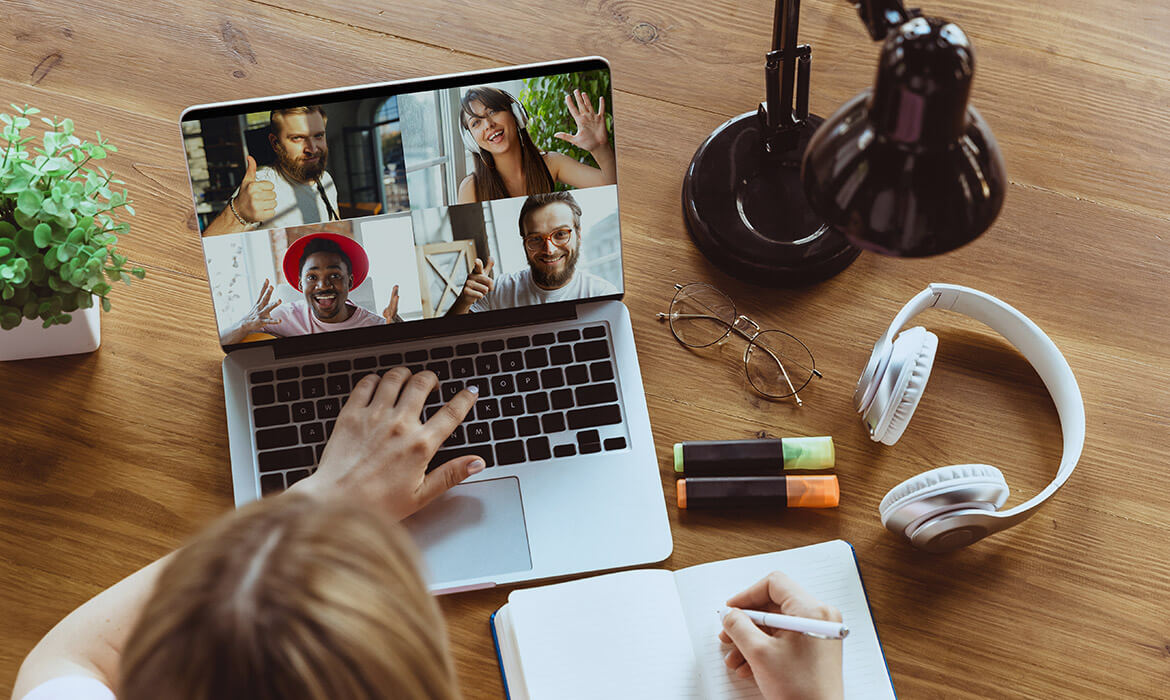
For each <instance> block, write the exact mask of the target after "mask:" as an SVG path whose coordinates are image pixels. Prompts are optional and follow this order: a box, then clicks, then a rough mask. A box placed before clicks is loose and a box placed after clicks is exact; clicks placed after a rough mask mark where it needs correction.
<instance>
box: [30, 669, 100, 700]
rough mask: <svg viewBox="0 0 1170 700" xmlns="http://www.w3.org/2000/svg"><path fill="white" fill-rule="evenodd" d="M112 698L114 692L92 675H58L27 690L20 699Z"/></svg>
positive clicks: (71, 699)
mask: <svg viewBox="0 0 1170 700" xmlns="http://www.w3.org/2000/svg"><path fill="white" fill-rule="evenodd" d="M66 699H68V700H114V692H113V691H112V690H110V689H109V688H107V687H106V685H105V684H104V683H102V682H101V681H99V680H98V679H96V678H94V677H92V676H81V675H72V676H59V677H57V678H53V679H51V680H47V681H45V682H44V683H41V684H40V685H38V686H37V687H35V688H33V689H32V690H30V691H28V693H27V694H25V695H24V697H23V699H22V700H66Z"/></svg>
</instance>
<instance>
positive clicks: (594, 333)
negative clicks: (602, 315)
mask: <svg viewBox="0 0 1170 700" xmlns="http://www.w3.org/2000/svg"><path fill="white" fill-rule="evenodd" d="M583 334H584V335H585V337H586V338H604V337H605V326H589V327H588V328H586V329H585V330H584V331H583Z"/></svg>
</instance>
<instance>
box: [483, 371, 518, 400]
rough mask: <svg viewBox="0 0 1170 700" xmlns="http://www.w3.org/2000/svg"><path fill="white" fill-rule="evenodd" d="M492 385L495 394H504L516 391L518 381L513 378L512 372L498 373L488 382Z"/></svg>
mask: <svg viewBox="0 0 1170 700" xmlns="http://www.w3.org/2000/svg"><path fill="white" fill-rule="evenodd" d="M488 383H489V384H490V385H491V387H492V394H493V395H495V396H504V395H506V394H511V393H512V392H514V391H516V381H515V380H514V379H512V375H510V374H497V375H496V376H494V377H492V379H491V381H490V382H488Z"/></svg>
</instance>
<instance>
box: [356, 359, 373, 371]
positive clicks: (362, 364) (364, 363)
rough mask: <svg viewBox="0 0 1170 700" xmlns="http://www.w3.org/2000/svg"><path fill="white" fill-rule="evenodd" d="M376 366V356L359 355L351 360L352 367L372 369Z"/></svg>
mask: <svg viewBox="0 0 1170 700" xmlns="http://www.w3.org/2000/svg"><path fill="white" fill-rule="evenodd" d="M377 366H378V358H376V357H359V358H358V359H356V360H354V361H353V368H354V369H373V368H375V367H377Z"/></svg>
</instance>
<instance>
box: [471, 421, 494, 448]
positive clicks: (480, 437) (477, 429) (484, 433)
mask: <svg viewBox="0 0 1170 700" xmlns="http://www.w3.org/2000/svg"><path fill="white" fill-rule="evenodd" d="M491 439H492V436H491V434H490V432H489V430H488V424H487V423H472V424H470V425H468V426H467V441H468V442H470V443H477V442H487V441H488V440H491Z"/></svg>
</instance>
